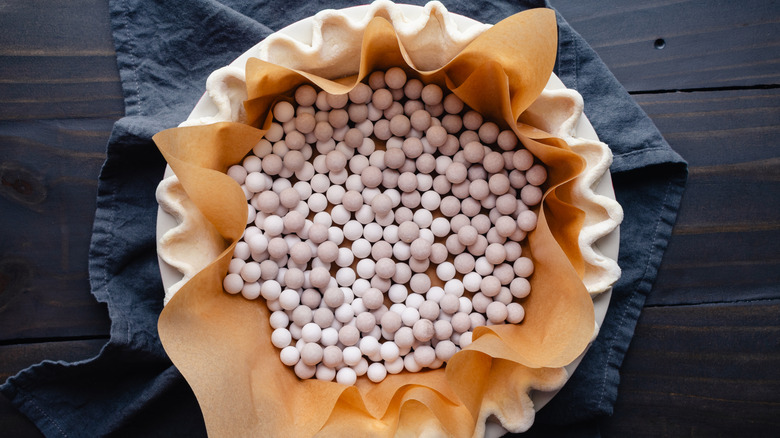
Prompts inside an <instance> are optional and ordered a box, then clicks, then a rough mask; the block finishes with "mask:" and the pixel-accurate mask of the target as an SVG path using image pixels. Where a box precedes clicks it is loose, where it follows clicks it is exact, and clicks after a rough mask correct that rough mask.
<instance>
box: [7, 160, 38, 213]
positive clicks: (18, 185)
mask: <svg viewBox="0 0 780 438" xmlns="http://www.w3.org/2000/svg"><path fill="white" fill-rule="evenodd" d="M46 193H47V191H46V187H45V186H44V184H43V180H42V178H41V177H40V176H39V175H37V174H35V173H34V172H32V171H30V170H28V169H26V168H24V167H22V166H20V165H19V164H17V163H3V165H2V166H0V194H2V195H3V196H4V197H6V198H8V199H11V200H12V201H17V202H19V203H21V204H24V205H27V206H33V205H37V204H40V203H41V202H43V201H44V200H45V199H46Z"/></svg>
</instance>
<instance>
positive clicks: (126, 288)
mask: <svg viewBox="0 0 780 438" xmlns="http://www.w3.org/2000/svg"><path fill="white" fill-rule="evenodd" d="M405 3H411V4H420V5H422V4H424V3H425V1H420V0H411V1H405ZM442 3H444V5H445V6H446V7H447V9H449V10H450V11H452V12H456V13H459V14H463V15H466V16H469V17H472V18H474V19H476V20H479V21H482V22H485V23H496V22H498V21H500V20H501V19H503V18H505V17H507V16H509V15H512V14H514V13H517V12H520V11H522V10H524V9H528V8H533V7H549V6H550V5H549V4H547V3H546V2H545V1H542V0H521V1H512V0H501V1H487V0H452V1H449V0H443V1H442ZM355 4H358V3H356V2H352V1H347V0H336V1H323V0H315V1H302V0H295V1H275V2H274V1H272V2H259V1H246V0H243V1H242V0H220V1H217V0H189V1H183V0H176V1H166V2H160V1H154V0H110V1H109V5H110V11H111V24H112V29H113V35H114V42H115V46H116V50H117V62H118V66H119V72H120V75H121V79H122V86H123V91H124V99H125V117H124V118H122V119H121V120H119V121H118V122H117V123H116V124H115V126H114V130H113V132H112V135H111V138H110V140H109V143H108V151H107V160H106V163H105V165H104V167H103V169H102V172H101V175H100V181H99V193H98V199H97V211H96V214H95V223H94V232H93V239H92V245H91V251H90V260H89V272H90V281H91V286H92V293H93V294H94V295H95V297H96V299H97V300H98V301H100V302H105V303H106V304H107V306H108V310H109V315H110V317H111V321H112V324H111V339H110V340H109V342H108V343H107V344H106V345H105V346H104V348H103V350H102V351H101V353H100V354H99V355H98V356H97V357H95V358H92V359H89V360H85V361H82V362H77V363H64V362H52V361H45V362H43V363H41V364H38V365H35V366H32V367H30V368H28V369H26V370H24V371H22V372H20V373H19V374H18V375H16V376H14V377H12V378H10V379H8V381H7V382H6V383H5V384H3V385H2V386H0V391H2V392H3V393H4V394H5V395H6V396H7V397H8V398H9V400H11V402H12V403H13V404H14V405H15V406H16V407H18V408H19V409H20V411H21V412H23V413H24V414H26V415H27V416H28V417H29V418H30V419H31V420H32V421H33V422H34V423H35V424H36V425H37V426H38V427H39V428H40V429H41V431H42V432H44V434H46V435H47V436H62V437H65V436H70V437H74V436H204V435H205V427H204V424H203V419H202V416H201V414H200V410H199V407H198V404H197V401H196V400H195V397H194V395H193V394H192V391H191V390H190V389H189V387H188V386H187V384H186V382H185V381H184V379H183V378H182V376H181V375H180V374H179V373H178V371H177V370H176V369H175V367H173V365H172V364H171V362H170V360H169V359H168V358H167V356H166V354H165V351H164V350H163V348H162V345H161V344H160V341H159V337H158V335H157V318H158V315H159V313H160V311H161V309H162V297H163V289H162V284H161V280H160V274H159V271H158V265H157V258H156V250H155V218H156V211H157V204H156V201H155V198H154V191H155V188H156V185H157V183H158V182H159V181H160V179H161V178H162V174H163V170H164V167H165V162H164V160H163V159H162V157H161V156H160V154H159V152H158V151H157V148H156V147H155V145H154V144H153V142H152V141H151V137H152V135H154V134H155V133H157V132H159V131H161V130H163V129H167V128H171V127H174V126H177V125H178V124H179V123H180V122H181V121H183V120H185V119H186V118H187V115H188V114H189V112H190V110H191V109H192V108H193V107H194V105H195V103H196V102H197V101H198V99H199V98H200V96H201V95H202V93H203V91H204V89H205V80H206V77H207V76H208V75H209V73H211V72H212V71H213V70H215V69H217V68H219V67H222V66H224V65H226V64H228V63H229V62H231V61H232V60H233V59H234V58H236V57H237V56H238V55H240V54H241V53H243V52H244V51H245V50H247V49H248V48H250V47H252V46H253V45H254V44H256V43H257V42H258V41H260V40H262V39H263V38H265V37H266V36H268V35H269V34H270V33H271V32H273V31H275V30H278V29H281V28H282V27H284V26H286V25H288V24H290V23H292V22H295V21H297V20H300V19H302V18H305V17H308V16H311V15H313V14H315V13H316V12H317V11H319V10H321V9H325V8H342V7H348V6H353V5H355ZM558 25H559V51H558V59H557V61H556V67H555V72H556V74H558V76H559V77H560V78H561V80H562V81H563V82H564V84H566V86H567V87H569V88H574V89H576V90H577V91H579V92H580V93H581V94H582V95H583V97H584V99H585V113H586V115H587V116H588V119H589V120H590V121H591V123H592V124H593V126H594V128H595V129H596V131H597V133H598V135H599V138H600V139H601V140H602V141H604V142H605V143H607V144H609V145H610V147H611V149H612V151H613V154H614V163H613V165H612V168H611V171H612V172H613V182H614V186H615V192H616V196H617V199H618V201H619V202H620V203H621V204H622V205H623V208H624V212H625V219H624V221H623V224H622V225H621V234H620V257H619V264H620V266H621V267H622V269H623V276H622V277H621V279H620V281H619V282H618V283H617V284H616V285H615V287H614V290H613V295H612V301H611V303H610V307H609V311H608V313H607V317H606V319H605V322H604V325H603V327H602V329H601V332H600V334H599V336H598V338H597V339H596V341H595V342H594V344H593V345H592V346H591V348H590V350H589V351H588V353H587V355H586V357H585V359H584V360H583V361H582V363H581V364H580V366H579V367H578V369H577V371H576V372H575V373H574V375H573V376H572V378H571V379H570V381H569V382H568V383H567V385H566V386H565V387H564V389H563V390H562V391H561V392H560V393H559V394H558V395H557V396H556V397H555V398H554V399H553V401H552V402H551V403H550V404H549V405H547V406H546V407H545V408H544V409H542V410H541V411H540V412H539V413H538V414H537V418H536V424H535V425H534V427H533V428H532V429H531V430H530V431H529V435H532V436H598V435H599V428H598V419H599V418H601V417H603V416H606V415H609V414H611V413H612V409H613V406H614V402H615V399H616V397H617V387H618V382H619V368H620V365H621V363H622V360H623V357H624V355H625V353H626V350H627V348H628V345H629V343H630V341H631V337H632V335H633V331H634V327H635V325H636V321H637V318H638V317H639V313H640V311H641V309H642V305H643V303H644V301H645V297H646V295H647V294H648V293H649V292H650V289H651V287H652V285H653V282H654V280H655V278H656V274H657V271H658V267H659V265H660V263H661V258H662V256H663V253H664V250H665V248H666V245H667V242H668V240H669V237H670V235H671V231H672V226H673V224H674V222H675V218H676V214H677V209H678V206H679V203H680V199H681V196H682V192H683V189H684V186H685V179H686V174H687V171H686V164H685V162H684V161H683V159H682V158H681V157H680V156H679V155H678V154H677V153H675V152H674V151H673V150H672V149H671V148H670V147H669V145H668V144H667V143H666V141H665V140H664V139H663V138H662V136H661V135H660V133H659V132H658V130H657V129H656V128H655V126H654V125H653V123H652V122H651V120H650V119H649V118H648V117H647V116H646V115H645V114H644V112H643V111H642V110H641V109H640V108H639V107H638V105H636V103H635V102H634V101H633V100H632V99H631V97H630V96H629V95H628V94H627V93H626V91H625V90H624V89H623V87H622V86H621V85H620V84H619V83H618V82H617V80H616V79H615V78H614V77H613V76H612V74H611V73H610V72H609V71H608V69H607V68H606V66H605V65H604V64H603V63H602V62H601V60H600V59H599V58H598V56H597V55H596V53H595V52H594V51H593V50H592V49H591V48H590V46H588V44H587V43H586V42H585V41H584V40H583V39H582V37H580V36H579V35H578V34H577V33H576V32H575V31H574V30H573V29H572V28H571V27H570V26H569V25H568V24H567V23H566V21H565V20H564V19H563V17H561V16H560V15H558Z"/></svg>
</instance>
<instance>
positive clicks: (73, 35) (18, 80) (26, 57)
mask: <svg viewBox="0 0 780 438" xmlns="http://www.w3.org/2000/svg"><path fill="white" fill-rule="evenodd" d="M0 28H1V29H3V32H1V33H0V120H20V119H42V118H63V117H116V118H119V117H121V116H122V115H123V114H124V105H123V102H122V88H121V84H120V82H119V72H118V70H117V66H116V56H115V53H114V46H113V39H112V37H111V28H110V24H109V14H108V3H107V2H105V1H100V0H77V1H44V0H34V1H12V2H6V3H5V4H4V5H3V7H2V8H0Z"/></svg>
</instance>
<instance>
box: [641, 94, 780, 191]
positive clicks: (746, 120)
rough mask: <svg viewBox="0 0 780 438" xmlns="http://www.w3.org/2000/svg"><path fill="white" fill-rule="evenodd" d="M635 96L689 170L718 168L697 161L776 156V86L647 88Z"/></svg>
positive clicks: (779, 131)
mask: <svg viewBox="0 0 780 438" xmlns="http://www.w3.org/2000/svg"><path fill="white" fill-rule="evenodd" d="M634 99H635V100H636V101H637V102H638V103H639V104H640V105H641V106H642V109H644V110H645V112H646V113H647V115H649V116H650V118H651V119H653V122H654V123H655V124H656V126H658V129H659V130H660V131H661V133H662V134H663V135H664V138H665V139H666V140H667V141H668V142H669V144H670V145H672V147H673V148H674V149H675V150H676V151H677V152H679V153H680V155H682V156H683V157H684V158H685V159H686V160H688V162H689V163H690V164H691V166H692V169H691V172H692V173H695V172H702V173H703V174H707V175H712V174H713V172H714V171H717V170H718V169H717V168H705V169H701V170H697V169H696V167H699V166H716V165H718V166H719V165H725V164H736V163H746V162H752V161H761V160H768V159H770V158H776V157H780V142H778V139H780V127H778V125H777V120H780V90H778V89H757V90H731V91H713V92H695V93H663V94H648V95H639V96H634ZM731 170H735V171H736V170H740V169H739V168H735V169H731ZM775 175H776V174H775ZM745 178H752V177H751V176H750V175H748V174H746V175H745Z"/></svg>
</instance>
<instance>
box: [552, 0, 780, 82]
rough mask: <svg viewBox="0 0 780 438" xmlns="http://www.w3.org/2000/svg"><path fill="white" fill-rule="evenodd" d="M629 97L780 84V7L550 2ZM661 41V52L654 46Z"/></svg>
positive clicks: (753, 2)
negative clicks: (592, 50)
mask: <svg viewBox="0 0 780 438" xmlns="http://www.w3.org/2000/svg"><path fill="white" fill-rule="evenodd" d="M551 3H552V6H553V7H555V8H557V9H558V10H559V11H560V12H561V14H562V15H563V17H564V18H566V20H567V21H568V22H569V23H570V24H571V25H572V27H573V28H574V29H575V30H577V31H578V32H579V33H580V34H581V35H582V36H583V37H584V38H585V40H586V41H588V43H589V44H590V45H591V46H592V47H593V48H594V49H595V50H596V52H598V54H599V56H601V58H602V59H603V60H604V62H606V64H607V65H608V66H609V67H610V69H611V70H612V72H613V73H614V74H615V76H616V77H617V78H618V80H620V82H621V83H622V84H623V85H624V86H625V87H626V89H628V90H629V91H633V92H637V91H651V90H679V89H701V88H711V87H735V86H738V87H746V86H755V85H757V84H777V83H778V82H780V69H779V68H778V66H779V65H780V50H778V45H780V18H779V17H780V15H779V14H778V12H780V6H778V3H777V2H767V1H762V0H748V1H740V2H732V1H727V0H707V1H693V0H650V1H643V2H626V1H622V0H605V1H595V0H588V1H581V0H552V1H551ZM659 39H662V40H663V42H664V46H663V48H662V49H657V48H656V41H657V40H659Z"/></svg>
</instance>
